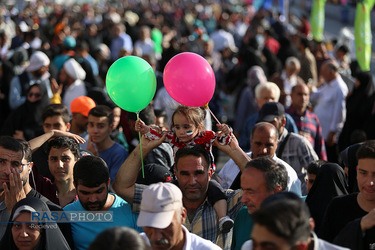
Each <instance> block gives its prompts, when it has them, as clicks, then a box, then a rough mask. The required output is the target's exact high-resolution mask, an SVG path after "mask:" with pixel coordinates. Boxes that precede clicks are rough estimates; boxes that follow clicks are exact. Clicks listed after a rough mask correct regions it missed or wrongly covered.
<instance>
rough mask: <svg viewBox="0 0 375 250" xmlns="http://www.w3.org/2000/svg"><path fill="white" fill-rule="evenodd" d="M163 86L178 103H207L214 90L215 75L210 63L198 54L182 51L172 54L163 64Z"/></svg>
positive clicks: (202, 104)
mask: <svg viewBox="0 0 375 250" xmlns="http://www.w3.org/2000/svg"><path fill="white" fill-rule="evenodd" d="M163 81H164V86H165V88H166V89H167V92H168V93H169V95H170V96H171V97H172V98H173V99H174V100H175V101H176V102H178V103H180V104H183V105H185V106H190V107H200V106H204V105H205V104H207V103H208V102H209V101H210V100H211V98H212V96H213V94H214V91H215V75H214V72H213V70H212V68H211V65H210V64H209V63H208V62H207V61H206V59H204V58H203V57H201V56H200V55H198V54H195V53H191V52H184V53H180V54H178V55H176V56H174V57H173V58H172V59H171V60H169V62H168V63H167V65H166V66H165V69H164V73H163Z"/></svg>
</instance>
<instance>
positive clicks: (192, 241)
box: [140, 225, 221, 250]
mask: <svg viewBox="0 0 375 250" xmlns="http://www.w3.org/2000/svg"><path fill="white" fill-rule="evenodd" d="M181 227H182V229H183V230H184V234H185V239H186V240H185V244H184V246H183V247H182V250H193V249H197V250H210V249H213V250H215V249H221V248H220V247H219V246H218V245H215V244H214V243H212V242H211V241H209V240H205V239H203V238H201V237H199V236H198V235H196V234H193V233H190V232H189V231H188V230H187V229H186V227H184V226H183V225H181ZM140 235H141V236H142V237H143V238H144V239H145V241H146V243H147V245H149V246H151V244H150V241H149V239H148V238H147V235H146V234H145V233H141V234H140Z"/></svg>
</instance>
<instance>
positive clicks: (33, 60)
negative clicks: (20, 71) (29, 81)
mask: <svg viewBox="0 0 375 250" xmlns="http://www.w3.org/2000/svg"><path fill="white" fill-rule="evenodd" d="M49 63H50V60H49V58H48V56H47V55H46V54H44V53H43V52H42V51H36V52H34V53H33V54H32V55H31V57H30V64H29V66H28V67H27V68H26V70H27V71H29V72H32V71H35V70H38V69H40V68H41V67H43V66H48V65H49Z"/></svg>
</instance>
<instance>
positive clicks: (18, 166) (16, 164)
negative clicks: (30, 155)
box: [0, 158, 30, 173]
mask: <svg viewBox="0 0 375 250" xmlns="http://www.w3.org/2000/svg"><path fill="white" fill-rule="evenodd" d="M8 164H10V166H11V168H14V169H15V170H17V171H18V172H19V173H22V171H23V168H24V167H25V166H26V165H29V164H30V162H27V163H21V162H19V161H9V160H7V159H3V158H0V168H2V167H5V166H7V165H8Z"/></svg>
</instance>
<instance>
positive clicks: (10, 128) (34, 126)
mask: <svg viewBox="0 0 375 250" xmlns="http://www.w3.org/2000/svg"><path fill="white" fill-rule="evenodd" d="M26 98H27V99H26V102H25V103H24V104H22V105H21V106H20V107H18V108H17V109H16V110H14V111H13V112H12V113H11V114H10V115H9V116H8V118H7V119H6V120H5V123H4V125H3V128H2V133H1V134H2V135H9V136H13V137H14V138H16V139H23V140H27V141H28V140H31V139H33V138H35V137H37V136H39V135H42V134H43V121H42V117H41V115H42V112H43V110H44V108H45V107H47V105H48V104H50V99H49V97H48V93H47V89H46V87H45V86H44V85H43V84H34V85H32V86H31V87H30V88H29V89H28V91H27V97H26Z"/></svg>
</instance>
